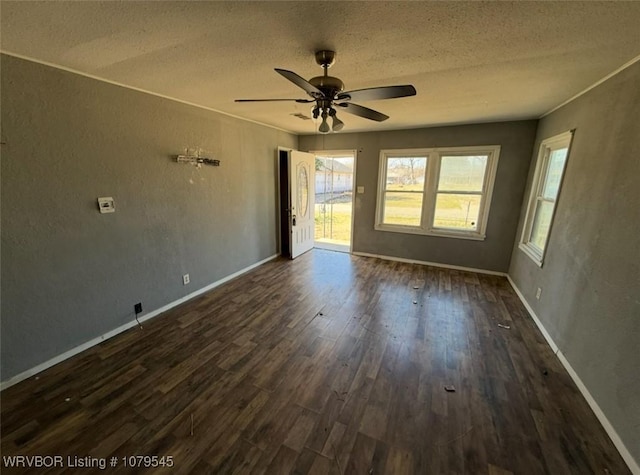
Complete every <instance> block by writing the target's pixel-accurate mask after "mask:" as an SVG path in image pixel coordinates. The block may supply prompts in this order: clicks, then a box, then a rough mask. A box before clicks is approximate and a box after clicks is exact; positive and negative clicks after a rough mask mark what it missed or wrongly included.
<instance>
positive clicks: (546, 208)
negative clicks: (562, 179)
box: [530, 201, 553, 251]
mask: <svg viewBox="0 0 640 475" xmlns="http://www.w3.org/2000/svg"><path fill="white" fill-rule="evenodd" d="M552 214H553V203H550V202H548V201H538V206H537V207H536V215H535V218H534V220H533V227H532V228H531V239H530V241H531V243H532V244H533V245H535V246H536V247H537V248H538V249H540V250H541V251H543V250H544V246H545V245H546V243H547V236H548V235H549V228H550V226H551V215H552Z"/></svg>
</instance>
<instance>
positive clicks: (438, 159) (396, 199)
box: [375, 146, 500, 239]
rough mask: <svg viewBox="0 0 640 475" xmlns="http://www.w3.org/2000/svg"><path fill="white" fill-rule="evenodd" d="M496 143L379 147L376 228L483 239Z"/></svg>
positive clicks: (495, 165)
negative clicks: (431, 147)
mask: <svg viewBox="0 0 640 475" xmlns="http://www.w3.org/2000/svg"><path fill="white" fill-rule="evenodd" d="M499 153H500V147H499V146H484V147H458V148H433V149H411V150H382V151H381V152H380V182H379V185H378V205H377V213H376V216H377V218H376V226H375V228H376V229H377V230H381V231H393V232H401V233H414V234H429V235H436V236H449V237H458V238H467V239H484V238H485V231H486V224H487V216H488V214H489V204H490V202H491V191H492V188H493V180H494V177H495V172H496V168H497V165H498V155H499Z"/></svg>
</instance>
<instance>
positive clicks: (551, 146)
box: [518, 130, 575, 267]
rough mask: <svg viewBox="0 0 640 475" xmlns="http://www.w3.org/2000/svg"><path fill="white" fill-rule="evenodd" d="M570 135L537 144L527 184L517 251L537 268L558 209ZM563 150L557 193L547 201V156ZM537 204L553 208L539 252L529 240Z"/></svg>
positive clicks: (571, 131) (571, 139) (569, 133)
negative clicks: (528, 258) (544, 204)
mask: <svg viewBox="0 0 640 475" xmlns="http://www.w3.org/2000/svg"><path fill="white" fill-rule="evenodd" d="M574 132H575V130H569V131H567V132H563V133H561V134H558V135H554V136H552V137H548V138H546V139H544V140H543V141H542V142H540V147H539V149H538V157H537V159H536V169H535V173H534V175H533V181H532V182H531V189H530V190H529V199H528V202H527V213H526V215H525V219H524V225H523V226H522V234H521V236H520V243H519V245H518V247H519V248H520V250H521V251H522V252H524V253H525V254H526V255H527V256H529V257H530V258H531V260H533V262H535V263H536V265H537V266H538V267H542V265H543V263H544V258H545V256H546V252H547V249H548V247H549V246H548V244H549V238H550V236H551V231H552V229H553V222H554V220H555V216H556V210H557V209H558V201H559V199H560V194H561V193H562V185H563V182H564V176H565V172H566V170H567V162H568V161H569V155H570V154H571V144H572V142H573V133H574ZM564 148H566V149H567V155H566V157H565V159H564V163H563V165H562V171H561V174H560V181H559V183H558V191H557V193H556V196H555V198H554V199H553V201H552V202H551V200H549V199H548V198H545V197H544V195H543V192H544V184H545V180H546V177H547V175H548V173H549V163H550V158H551V153H552V152H554V151H555V150H561V149H564ZM541 201H545V202H547V203H549V202H551V203H552V205H553V207H552V209H551V218H550V219H549V230H548V231H547V235H546V236H545V242H544V247H543V248H542V249H540V248H539V247H538V246H537V245H535V244H534V243H533V242H532V240H531V235H532V233H533V224H534V221H535V216H536V211H537V210H538V206H539V203H540V202H541Z"/></svg>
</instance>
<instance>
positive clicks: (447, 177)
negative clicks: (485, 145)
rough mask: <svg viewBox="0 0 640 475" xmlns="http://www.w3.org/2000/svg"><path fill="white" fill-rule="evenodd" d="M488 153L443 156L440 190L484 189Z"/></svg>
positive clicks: (439, 182)
mask: <svg viewBox="0 0 640 475" xmlns="http://www.w3.org/2000/svg"><path fill="white" fill-rule="evenodd" d="M487 161H488V157H487V156H486V155H480V156H478V155H468V156H443V157H442V160H441V162H440V179H439V181H438V191H482V184H483V182H484V173H485V169H486V168H487Z"/></svg>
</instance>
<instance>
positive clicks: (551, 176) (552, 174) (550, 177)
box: [542, 148, 569, 200]
mask: <svg viewBox="0 0 640 475" xmlns="http://www.w3.org/2000/svg"><path fill="white" fill-rule="evenodd" d="M568 150H569V149H567V148H561V149H558V150H554V151H553V152H551V155H550V156H549V165H548V166H547V176H546V177H545V180H544V187H543V189H542V196H544V197H545V198H548V199H550V200H555V199H556V198H557V196H558V190H559V189H560V180H561V179H562V170H563V169H564V162H565V160H566V159H567V151H568Z"/></svg>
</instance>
